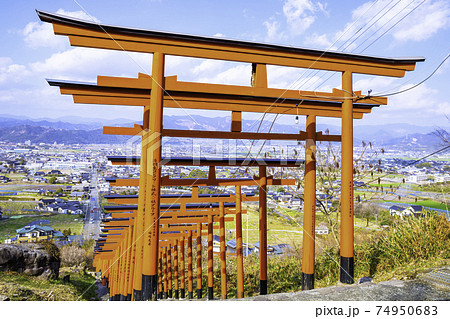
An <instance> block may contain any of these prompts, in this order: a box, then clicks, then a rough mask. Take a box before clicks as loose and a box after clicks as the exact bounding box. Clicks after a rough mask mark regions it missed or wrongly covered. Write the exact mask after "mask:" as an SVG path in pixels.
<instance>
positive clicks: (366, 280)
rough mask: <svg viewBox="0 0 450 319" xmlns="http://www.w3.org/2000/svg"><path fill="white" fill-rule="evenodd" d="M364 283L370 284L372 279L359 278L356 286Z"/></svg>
mask: <svg viewBox="0 0 450 319" xmlns="http://www.w3.org/2000/svg"><path fill="white" fill-rule="evenodd" d="M365 282H372V278H370V277H361V278H359V280H358V284H363V283H365Z"/></svg>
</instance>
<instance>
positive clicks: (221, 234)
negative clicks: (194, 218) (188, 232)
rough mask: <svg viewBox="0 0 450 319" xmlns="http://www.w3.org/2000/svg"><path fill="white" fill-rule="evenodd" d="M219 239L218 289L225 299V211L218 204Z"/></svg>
mask: <svg viewBox="0 0 450 319" xmlns="http://www.w3.org/2000/svg"><path fill="white" fill-rule="evenodd" d="M219 237H220V289H221V298H222V299H227V257H226V256H227V253H226V246H225V209H224V204H223V202H220V203H219Z"/></svg>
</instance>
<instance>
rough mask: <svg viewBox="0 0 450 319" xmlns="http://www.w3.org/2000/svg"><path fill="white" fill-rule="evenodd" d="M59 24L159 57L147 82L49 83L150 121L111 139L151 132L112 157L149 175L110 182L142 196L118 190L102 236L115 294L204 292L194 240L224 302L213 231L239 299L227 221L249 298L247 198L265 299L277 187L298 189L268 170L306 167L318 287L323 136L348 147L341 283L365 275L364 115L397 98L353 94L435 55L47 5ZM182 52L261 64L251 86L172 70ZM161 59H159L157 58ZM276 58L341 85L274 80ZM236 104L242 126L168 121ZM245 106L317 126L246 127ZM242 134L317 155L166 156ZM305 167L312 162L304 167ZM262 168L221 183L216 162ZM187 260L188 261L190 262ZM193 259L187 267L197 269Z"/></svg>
mask: <svg viewBox="0 0 450 319" xmlns="http://www.w3.org/2000/svg"><path fill="white" fill-rule="evenodd" d="M37 13H38V16H39V18H40V19H41V20H42V21H44V22H49V23H52V25H53V30H54V32H55V34H56V35H64V36H68V38H69V41H70V44H71V45H73V46H81V47H89V48H100V49H111V50H123V51H131V52H143V53H150V54H152V57H153V59H152V74H151V76H150V75H146V74H139V76H138V77H137V78H124V77H106V76H98V77H97V83H96V84H95V83H94V84H86V83H77V82H69V81H58V80H49V81H48V82H49V84H50V85H53V86H58V87H59V88H60V91H61V93H62V94H70V95H72V96H73V100H74V102H75V103H84V104H103V105H127V106H136V107H142V108H143V118H142V119H143V125H137V124H136V125H134V127H128V128H126V127H104V133H105V134H118V135H134V136H142V144H141V156H140V157H133V156H128V157H127V156H125V157H111V158H109V160H111V162H112V163H113V164H117V165H140V178H139V179H110V183H111V185H112V186H138V187H139V195H138V196H117V195H111V196H107V198H108V201H109V202H111V203H114V204H116V206H105V209H107V211H108V212H110V213H112V216H113V218H112V219H109V220H105V226H104V228H103V232H104V234H102V235H101V237H100V239H99V240H98V241H97V247H96V252H95V258H94V265H95V267H96V269H97V270H98V271H100V272H101V274H102V277H103V281H104V283H105V284H106V282H107V284H108V285H109V289H110V299H111V300H156V299H158V298H161V297H173V298H185V293H186V280H187V282H188V287H187V292H188V298H193V289H194V288H193V276H194V275H193V255H192V254H193V247H192V245H193V242H195V244H196V246H197V249H196V266H197V267H196V269H197V271H196V276H197V280H196V289H197V297H198V298H202V297H203V294H202V292H203V289H204V288H206V287H202V284H201V282H202V278H203V277H202V276H204V275H206V276H207V278H208V280H207V282H208V287H207V288H208V289H207V291H208V299H212V298H214V282H213V273H212V271H213V263H214V256H213V247H212V236H213V232H214V230H215V229H219V236H220V247H221V249H220V258H219V262H220V268H221V280H220V293H219V294H218V295H219V296H220V297H221V298H226V297H227V277H226V276H227V274H226V253H225V223H226V222H228V221H235V224H236V257H235V258H236V264H237V287H236V291H237V296H236V297H238V298H242V297H244V281H243V278H244V272H245V269H243V243H242V214H245V213H246V211H245V210H243V209H242V203H243V202H246V201H257V202H259V268H260V278H259V279H260V291H259V293H260V294H266V293H267V287H268V285H270V278H267V205H266V201H267V198H266V189H267V186H270V185H293V184H294V183H295V181H294V180H293V179H275V178H273V176H267V167H297V168H299V167H304V174H305V175H304V222H303V255H302V289H313V288H314V257H315V237H314V236H315V198H316V163H315V145H316V141H333V142H341V152H342V154H341V214H340V254H341V260H340V281H341V282H343V283H347V284H351V283H353V282H354V278H353V265H354V257H353V256H354V255H353V119H361V118H362V117H363V116H364V115H365V114H366V113H370V112H371V110H372V108H373V107H376V106H379V105H386V104H387V98H386V97H382V96H370V95H362V94H361V92H360V91H354V90H353V75H354V74H366V75H377V76H392V77H403V76H404V75H405V73H406V71H412V70H414V68H415V64H416V63H417V62H421V61H424V58H421V57H418V58H380V57H373V56H365V55H355V54H348V53H341V52H330V51H321V50H311V49H304V48H294V47H286V46H279V45H271V44H264V43H253V42H246V41H236V40H226V39H221V38H209V37H201V36H192V35H183V34H175V33H167V32H159V31H150V30H141V29H134V28H133V29H132V28H124V27H117V26H110V25H101V24H97V23H91V22H86V21H82V20H77V19H74V18H70V17H65V16H62V15H57V14H52V13H47V12H42V11H37ZM167 55H175V56H182V57H191V58H202V59H216V60H224V61H234V62H241V63H251V65H252V74H251V75H250V74H249V75H248V77H249V83H250V85H249V86H236V85H219V84H211V83H193V82H182V81H178V79H177V77H176V76H165V74H164V68H165V57H166V56H167ZM149 59H150V56H149ZM267 65H276V66H285V67H297V68H302V69H314V70H327V71H334V72H339V73H341V74H342V87H341V89H333V91H332V92H331V93H329V92H308V91H298V90H284V89H274V88H269V87H268V85H267V84H268V80H267ZM164 108H178V109H202V110H211V111H217V110H220V111H230V113H231V128H230V131H227V132H225V131H196V130H171V129H165V128H163V125H162V119H163V109H164ZM242 112H256V113H272V114H291V115H301V116H305V117H306V131H300V132H299V133H298V134H280V133H270V132H269V133H259V132H242ZM317 117H335V118H341V121H342V122H341V123H342V130H341V135H325V134H322V133H321V132H316V119H317ZM165 136H168V137H180V138H210V139H236V140H294V141H306V149H305V160H304V161H300V160H296V159H262V158H232V159H230V158H219V159H218V158H162V155H161V146H162V145H161V143H162V137H165ZM162 165H179V166H203V167H208V168H209V174H208V177H207V178H201V179H174V178H170V177H168V176H163V177H162V176H161V166H162ZM303 165H304V166H303ZM217 166H220V167H224V166H235V167H236V166H237V167H240V166H253V167H257V168H258V169H259V174H258V176H254V177H253V178H228V179H221V178H217V177H216V174H215V167H217ZM244 185H253V186H257V187H258V195H257V196H256V195H255V194H242V192H241V186H244ZM166 186H185V187H189V188H191V190H192V192H191V194H189V195H183V196H180V195H176V194H169V195H161V188H162V187H166ZM202 186H229V187H234V194H210V195H205V194H199V191H198V187H202ZM202 237H203V238H205V237H206V238H207V242H208V244H207V248H206V251H207V256H208V257H207V270H208V271H207V274H204V273H203V272H202V267H203V265H202V258H201V251H202ZM186 259H187V260H186ZM186 264H187V274H186V271H185V269H186Z"/></svg>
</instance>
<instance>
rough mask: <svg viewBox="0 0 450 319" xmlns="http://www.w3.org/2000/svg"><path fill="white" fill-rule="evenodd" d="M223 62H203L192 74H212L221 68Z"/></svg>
mask: <svg viewBox="0 0 450 319" xmlns="http://www.w3.org/2000/svg"><path fill="white" fill-rule="evenodd" d="M224 64H225V62H224V61H218V60H203V61H202V62H201V63H200V64H199V65H197V66H195V67H194V68H193V70H192V73H194V74H195V75H199V74H202V73H205V72H207V73H213V72H217V71H219V70H220V69H221V68H223V66H224Z"/></svg>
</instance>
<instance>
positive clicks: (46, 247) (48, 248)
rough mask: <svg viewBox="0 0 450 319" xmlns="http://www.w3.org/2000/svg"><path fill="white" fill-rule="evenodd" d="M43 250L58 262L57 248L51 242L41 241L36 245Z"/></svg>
mask: <svg viewBox="0 0 450 319" xmlns="http://www.w3.org/2000/svg"><path fill="white" fill-rule="evenodd" d="M38 244H39V245H40V246H41V247H42V248H44V250H45V251H46V252H47V253H48V254H49V255H50V256H52V257H53V258H54V259H55V260H56V261H60V251H59V248H58V247H57V246H56V245H55V244H54V243H52V242H51V241H47V240H43V241H40V242H39V243H38Z"/></svg>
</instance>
